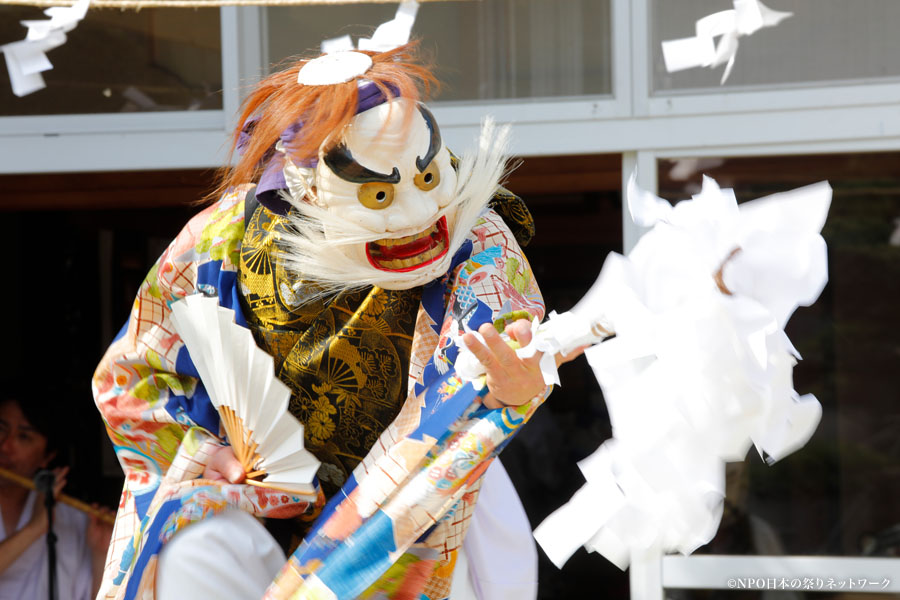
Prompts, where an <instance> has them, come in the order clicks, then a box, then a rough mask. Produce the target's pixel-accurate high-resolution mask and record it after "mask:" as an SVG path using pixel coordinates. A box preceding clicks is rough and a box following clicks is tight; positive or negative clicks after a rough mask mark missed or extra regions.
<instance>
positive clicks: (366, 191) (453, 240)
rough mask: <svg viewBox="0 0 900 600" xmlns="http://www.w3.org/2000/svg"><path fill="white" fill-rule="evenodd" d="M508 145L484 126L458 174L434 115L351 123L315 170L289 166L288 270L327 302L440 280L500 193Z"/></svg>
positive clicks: (397, 114) (400, 105) (375, 114)
mask: <svg viewBox="0 0 900 600" xmlns="http://www.w3.org/2000/svg"><path fill="white" fill-rule="evenodd" d="M506 139H507V131H506V130H505V129H502V130H501V131H499V132H498V133H497V134H496V135H494V128H493V126H492V125H491V124H490V123H489V122H487V123H485V125H484V128H483V131H482V136H481V144H480V145H481V147H480V148H479V151H478V152H476V153H473V154H472V155H468V156H465V155H464V156H463V157H462V158H461V159H460V162H459V165H458V170H455V169H454V168H453V167H452V166H451V164H450V153H449V151H448V150H447V148H445V147H444V146H443V144H442V140H441V134H440V130H439V129H438V126H437V123H435V121H434V117H433V115H432V114H431V112H430V111H429V110H428V109H427V108H425V106H424V105H422V104H416V103H413V102H411V101H409V100H405V99H402V98H401V99H396V100H393V101H391V102H387V103H384V104H380V105H378V106H376V107H374V108H371V109H369V110H367V111H365V112H362V113H360V114H358V115H356V117H354V118H353V120H352V121H351V122H350V125H349V126H348V127H347V128H346V129H345V130H344V132H343V136H342V138H341V140H340V142H339V143H337V144H333V145H328V147H329V149H328V150H324V149H323V150H321V151H320V152H319V157H318V158H319V160H318V165H317V166H316V167H315V168H314V169H312V168H302V167H297V166H296V165H294V163H293V162H291V160H290V158H289V157H287V156H285V168H284V176H285V180H286V182H287V185H288V189H289V191H290V198H288V200H289V201H290V203H291V204H292V206H293V207H294V208H295V211H292V212H291V215H289V220H290V222H291V224H292V226H293V228H294V230H295V232H296V233H295V234H289V235H285V236H284V237H283V248H284V252H285V257H286V259H287V262H288V264H289V266H290V267H291V268H292V269H294V270H295V271H296V272H298V273H299V275H300V276H301V277H302V278H303V279H304V280H307V281H311V282H315V283H316V284H318V285H320V286H322V287H323V289H324V290H325V291H326V292H327V293H332V292H336V291H340V290H343V289H354V288H361V287H364V286H368V285H377V286H380V287H382V288H385V289H408V288H411V287H415V286H417V285H423V284H425V283H428V282H429V281H431V280H433V279H436V278H437V277H440V276H441V275H443V274H444V273H445V272H446V271H447V269H448V268H449V265H450V261H451V259H452V257H453V254H454V253H455V252H456V251H457V250H458V249H459V247H460V245H461V244H462V242H463V241H464V240H465V238H466V236H467V235H468V233H469V230H470V229H471V227H472V226H473V225H474V224H475V221H476V220H477V219H478V217H479V216H480V215H481V213H482V211H483V210H484V208H485V206H486V205H487V203H488V201H489V200H490V199H491V197H492V195H493V193H494V191H495V190H496V188H497V185H498V182H499V179H500V178H501V176H502V175H503V169H504V165H505V163H506V155H505V147H506ZM324 147H325V146H323V148H324Z"/></svg>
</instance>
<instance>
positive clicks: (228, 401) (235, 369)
mask: <svg viewBox="0 0 900 600" xmlns="http://www.w3.org/2000/svg"><path fill="white" fill-rule="evenodd" d="M172 322H173V323H174V324H175V329H176V331H177V332H178V335H179V336H180V337H181V339H182V341H183V342H184V345H185V346H186V347H187V350H188V352H189V353H190V357H191V360H192V361H193V363H194V366H195V367H196V368H197V373H198V374H199V375H200V380H201V381H202V382H203V385H204V386H205V388H206V391H207V393H208V394H209V398H210V401H211V402H212V404H213V406H215V408H216V410H217V411H218V413H219V417H220V418H221V421H222V427H223V428H224V429H225V437H226V439H227V440H228V442H229V443H230V444H231V447H232V449H233V451H234V455H235V457H236V458H237V459H238V460H239V461H240V463H241V465H243V467H244V472H245V473H246V474H247V480H246V482H245V483H247V484H249V485H255V486H259V487H266V488H272V489H278V490H284V491H287V492H291V493H294V494H301V495H309V496H315V493H316V492H315V486H314V484H313V478H314V477H315V474H316V471H317V470H318V468H319V461H318V460H316V458H315V457H314V456H313V455H312V454H311V453H310V452H309V451H308V450H306V449H305V448H304V447H303V425H301V424H300V422H299V421H297V419H296V418H294V416H293V415H292V414H291V413H290V412H288V401H289V400H290V396H291V393H290V390H289V389H288V388H287V386H285V385H284V384H283V383H282V382H281V381H279V380H278V378H277V377H275V370H274V363H273V361H272V357H271V356H269V355H268V354H266V353H265V352H264V351H262V350H260V349H259V348H258V347H257V345H256V343H255V342H254V341H253V336H252V335H251V334H250V331H249V330H248V329H246V328H244V327H241V326H240V325H237V324H235V322H234V312H233V311H231V310H229V309H226V308H223V307H221V306H219V303H218V300H217V299H216V298H212V297H207V296H204V295H202V294H194V295H191V296H187V297H185V298H184V299H182V300H179V301H177V302H175V303H173V304H172Z"/></svg>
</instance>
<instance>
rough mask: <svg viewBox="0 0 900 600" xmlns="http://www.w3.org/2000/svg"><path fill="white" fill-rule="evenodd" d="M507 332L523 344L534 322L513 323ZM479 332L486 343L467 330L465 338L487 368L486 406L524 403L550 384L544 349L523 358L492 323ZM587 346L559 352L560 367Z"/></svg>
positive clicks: (528, 340)
mask: <svg viewBox="0 0 900 600" xmlns="http://www.w3.org/2000/svg"><path fill="white" fill-rule="evenodd" d="M504 332H505V333H506V335H508V336H509V337H510V338H511V339H513V340H515V341H516V342H518V344H519V346H520V347H524V346H527V345H528V344H530V343H531V322H530V321H528V320H527V319H519V320H517V321H514V322H513V323H510V324H509V325H507V326H506V329H505V330H504ZM478 333H480V334H481V336H482V337H483V338H484V341H485V343H484V344H482V343H481V342H479V341H478V338H476V337H475V336H474V335H472V334H471V333H467V334H466V335H465V336H464V338H463V339H464V341H465V343H466V346H467V347H468V348H469V349H470V350H471V351H472V353H473V354H474V355H475V357H476V358H477V359H478V360H479V361H480V362H481V364H482V365H483V366H484V369H485V375H486V379H487V386H488V390H489V392H488V395H487V396H485V398H484V404H485V406H487V407H488V408H500V407H502V406H520V405H522V404H525V403H526V402H528V401H529V400H531V399H532V398H534V397H535V396H537V395H538V394H540V393H541V391H542V390H543V389H544V388H545V387H547V385H546V383H544V376H543V375H542V374H541V369H540V362H541V357H542V356H543V353H542V352H536V353H535V354H534V356H532V357H530V358H519V357H518V356H517V355H516V352H515V350H513V349H512V348H510V346H509V344H507V343H506V342H505V341H504V340H503V338H502V337H500V334H499V333H497V330H496V329H495V328H494V326H493V325H492V324H491V323H485V324H484V325H482V326H481V327H479V328H478ZM585 348H587V346H584V347H581V348H576V349H575V350H573V351H572V352H570V353H569V354H566V355H562V354H557V355H556V365H557V366H559V365H561V364H563V363H565V362H568V361H570V360H572V359H574V358H576V357H577V356H580V355H581V354H582V353H583V352H584V350H585Z"/></svg>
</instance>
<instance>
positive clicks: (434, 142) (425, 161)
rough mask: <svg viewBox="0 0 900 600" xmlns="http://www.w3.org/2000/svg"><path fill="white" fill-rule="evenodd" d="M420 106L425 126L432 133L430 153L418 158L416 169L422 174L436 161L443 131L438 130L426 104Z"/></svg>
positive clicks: (429, 142) (429, 145) (429, 144)
mask: <svg viewBox="0 0 900 600" xmlns="http://www.w3.org/2000/svg"><path fill="white" fill-rule="evenodd" d="M418 106H419V112H420V113H422V117H423V118H424V119H425V125H426V126H427V127H428V131H429V132H430V133H431V139H430V140H429V141H428V152H426V153H425V156H424V157H416V168H417V169H419V172H420V173H421V172H422V171H424V170H425V169H426V167H428V165H430V164H431V161H432V160H434V157H435V155H436V154H437V153H438V151H439V150H440V149H441V130H440V129H438V126H437V123H436V122H435V120H434V115H433V114H431V111H430V110H428V109H427V108H425V105H424V104H419V105H418Z"/></svg>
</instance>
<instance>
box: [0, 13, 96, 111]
mask: <svg viewBox="0 0 900 600" xmlns="http://www.w3.org/2000/svg"><path fill="white" fill-rule="evenodd" d="M90 3H91V0H78V1H77V2H75V4H73V5H72V6H54V7H51V8H48V9H47V10H45V11H44V14H45V15H47V16H48V17H50V19H48V20H44V21H22V25H24V26H25V27H27V28H28V33H27V34H26V36H25V39H24V40H22V41H20V42H12V43H9V44H5V45H3V46H0V52H3V54H4V58H5V59H6V69H7V71H8V72H9V81H10V84H11V86H12V90H13V93H14V94H15V95H16V96H18V97H20V98H21V97H22V96H27V95H28V94H31V93H32V92H36V91H38V90H40V89H43V88H45V87H46V83H44V78H43V77H42V76H41V73H43V72H44V71H49V70H50V69H52V68H53V65H52V64H51V63H50V60H49V59H48V58H47V55H46V53H47V52H49V51H50V50H52V49H54V48H58V47H59V46H62V45H63V44H65V43H66V32H69V31H72V30H73V29H75V26H76V25H77V24H78V22H79V21H80V20H82V19H83V18H84V16H85V15H86V14H87V11H88V7H89V6H90Z"/></svg>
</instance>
